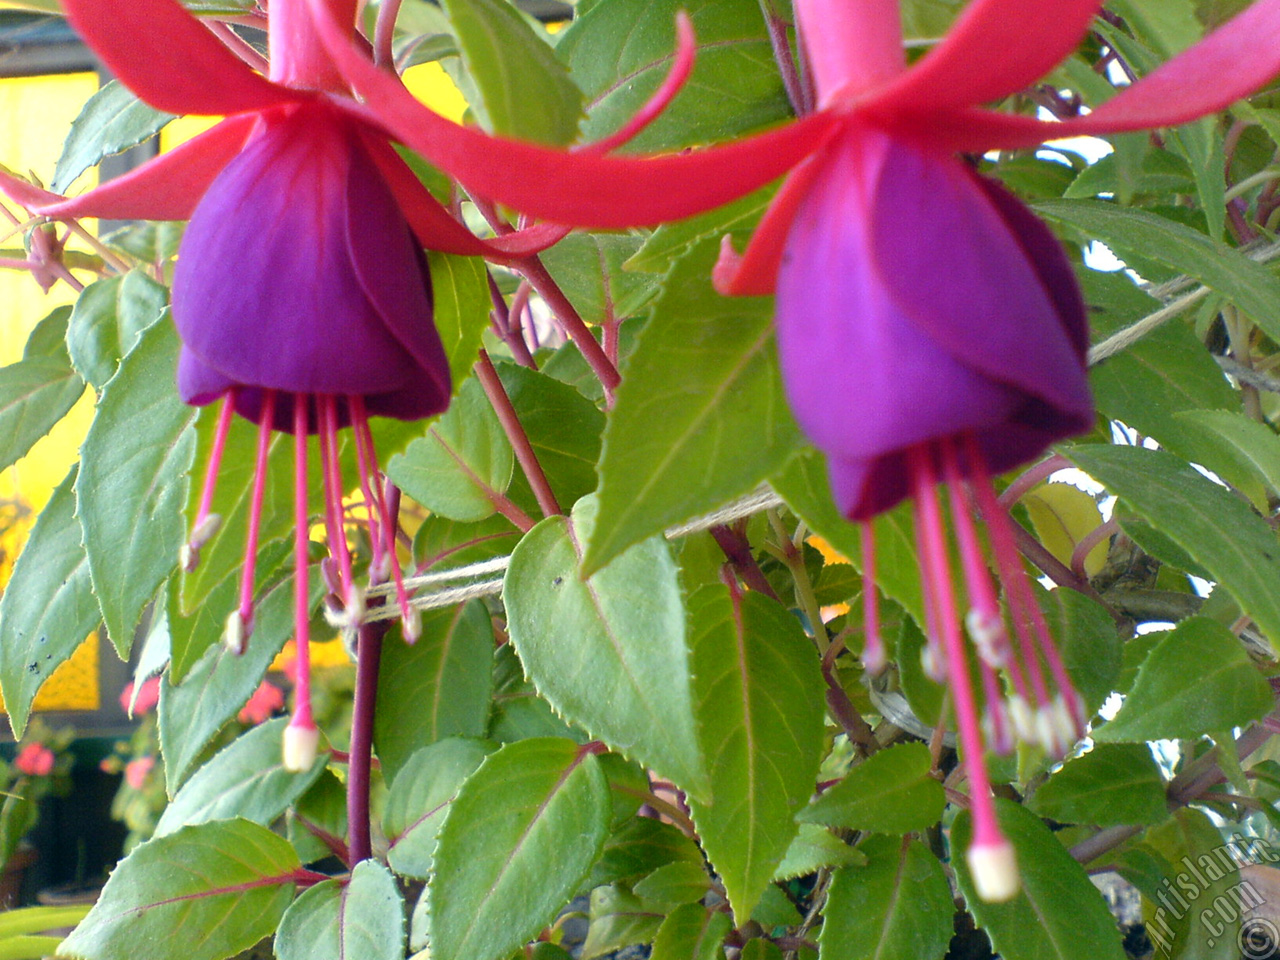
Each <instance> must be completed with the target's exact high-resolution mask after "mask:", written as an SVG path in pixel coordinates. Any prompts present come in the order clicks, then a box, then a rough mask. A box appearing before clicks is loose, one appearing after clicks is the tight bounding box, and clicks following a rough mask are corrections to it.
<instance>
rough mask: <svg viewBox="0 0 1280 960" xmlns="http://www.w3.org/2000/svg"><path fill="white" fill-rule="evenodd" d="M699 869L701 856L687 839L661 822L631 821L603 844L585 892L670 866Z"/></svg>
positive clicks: (646, 819)
mask: <svg viewBox="0 0 1280 960" xmlns="http://www.w3.org/2000/svg"><path fill="white" fill-rule="evenodd" d="M678 862H684V863H690V864H693V865H695V866H697V867H698V868H699V869H701V868H702V852H701V851H700V850H699V849H698V846H697V844H695V843H694V842H693V841H692V840H690V839H689V838H688V837H687V836H685V835H684V834H683V833H681V832H680V831H679V830H677V829H676V828H675V827H673V826H671V824H669V823H663V822H662V821H661V820H654V819H652V818H651V817H633V818H632V819H630V820H628V821H627V822H626V824H625V825H624V826H623V827H622V828H621V829H619V830H617V831H615V832H614V833H613V835H612V836H610V837H609V839H608V840H607V841H606V842H605V845H604V852H603V853H602V854H601V855H600V859H599V860H598V861H596V864H595V866H594V867H592V869H591V876H590V877H589V878H588V880H587V883H586V884H585V885H584V889H592V890H593V889H595V888H596V887H604V886H605V885H607V884H612V883H618V882H620V881H624V880H626V881H630V880H634V879H636V878H638V877H644V876H647V875H648V874H650V873H652V872H653V871H654V870H657V869H659V868H660V867H663V866H666V865H667V864H670V863H678Z"/></svg>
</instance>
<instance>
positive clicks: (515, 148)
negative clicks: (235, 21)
mask: <svg viewBox="0 0 1280 960" xmlns="http://www.w3.org/2000/svg"><path fill="white" fill-rule="evenodd" d="M310 4H311V9H312V12H313V14H314V15H315V16H316V18H317V26H318V28H319V30H320V34H321V36H322V37H323V38H324V41H325V44H326V46H327V47H328V49H329V52H330V53H331V54H332V55H333V57H334V59H335V60H336V61H337V63H338V65H339V67H340V68H341V70H342V72H343V74H344V76H345V77H346V79H347V81H348V82H349V83H350V84H351V85H352V87H353V88H354V89H356V90H357V91H358V92H359V93H360V94H361V95H362V96H363V97H364V99H365V102H366V104H367V106H368V107H369V109H370V110H371V111H372V112H373V113H374V114H375V115H376V117H377V120H378V121H379V122H380V123H381V125H382V126H384V127H385V128H386V129H387V130H389V131H390V132H391V134H392V135H393V136H395V137H396V139H398V140H400V141H401V142H403V143H405V144H406V145H407V146H409V147H411V148H413V149H414V150H416V151H417V152H418V153H420V154H422V155H423V156H424V157H426V158H427V159H428V160H429V161H431V162H432V163H433V164H435V165H436V166H438V167H440V168H441V169H442V170H444V171H446V172H447V173H449V174H450V175H451V176H454V177H456V178H457V179H458V180H459V181H460V182H461V183H462V184H463V186H465V187H466V188H467V189H468V190H471V191H474V192H475V193H476V194H477V195H478V196H481V197H484V198H486V199H490V200H494V201H497V202H499V203H505V204H508V205H510V206H512V207H515V208H516V209H518V210H520V211H521V212H523V213H527V214H530V215H532V216H535V217H539V218H543V219H547V220H553V221H556V222H559V223H565V224H573V225H574V226H581V227H596V228H600V229H606V230H607V229H621V228H625V227H632V226H642V225H647V224H656V223H661V222H664V221H668V220H679V219H681V218H683V217H687V216H690V215H692V214H694V213H698V212H700V211H702V210H707V209H709V208H711V207H715V206H719V205H720V204H723V203H727V202H728V201H730V200H732V199H734V198H736V197H739V196H741V195H742V194H744V193H747V192H749V191H751V190H753V189H755V188H756V187H759V186H762V185H763V184H765V183H768V182H769V181H770V180H773V179H775V178H777V177H779V176H781V175H782V174H784V173H786V172H787V170H789V169H790V168H791V167H793V166H794V165H795V164H796V163H798V162H799V161H800V160H801V159H803V158H804V157H805V156H806V155H808V154H810V153H812V152H813V151H814V150H816V149H817V148H818V147H820V146H821V145H822V144H823V143H824V142H825V141H826V139H827V137H828V136H829V135H830V134H831V133H832V131H833V130H834V129H835V128H836V126H837V125H838V120H837V119H836V118H835V117H833V116H831V115H830V114H826V113H817V114H812V115H810V116H809V117H806V118H805V119H803V120H800V121H798V122H796V123H793V124H789V125H787V126H785V127H781V128H779V129H776V130H772V131H770V132H768V133H764V134H759V135H757V136H754V137H750V138H748V139H745V140H741V141H737V142H735V143H730V144H725V145H723V146H718V147H711V148H709V149H706V150H701V151H695V152H693V153H687V154H675V155H670V156H662V157H655V158H652V159H628V158H624V157H614V156H594V155H591V154H589V153H576V154H575V153H569V152H565V151H561V150H553V149H549V148H547V147H539V146H535V145H533V144H529V143H523V142H520V141H517V140H508V139H505V138H502V137H492V136H489V135H487V134H484V133H481V132H479V131H477V130H473V129H470V128H467V127H462V126H458V125H457V124H455V123H452V122H450V121H448V120H446V119H444V118H443V117H441V116H439V115H438V114H436V113H433V112H432V111H430V110H428V109H427V108H426V107H424V106H423V105H422V104H420V103H419V102H418V101H417V100H415V99H414V98H413V96H412V95H411V94H410V93H409V92H408V91H407V90H406V89H405V88H404V85H403V84H402V83H401V82H400V80H399V78H398V77H396V76H395V75H394V74H390V73H387V72H385V71H383V70H381V69H379V68H378V67H376V66H374V64H373V63H372V62H371V61H370V60H369V59H368V58H367V57H365V56H364V55H363V54H362V53H360V52H359V51H358V50H357V49H356V48H355V47H354V46H352V45H351V43H350V41H348V40H346V39H344V38H343V37H342V34H341V31H340V29H339V28H338V25H337V24H336V23H335V22H334V21H333V20H332V18H331V17H330V16H329V15H328V13H327V11H326V10H325V9H324V5H323V3H322V2H320V0H310ZM566 184H569V185H571V186H572V189H566V188H565V185H566Z"/></svg>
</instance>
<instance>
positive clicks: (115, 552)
mask: <svg viewBox="0 0 1280 960" xmlns="http://www.w3.org/2000/svg"><path fill="white" fill-rule="evenodd" d="M73 322H74V320H73ZM177 355H178V336H177V333H176V332H175V331H174V329H173V326H172V324H168V323H158V324H155V325H153V326H152V327H151V328H150V329H149V330H147V331H146V332H145V333H144V334H143V335H142V339H141V340H139V341H138V345H137V346H136V347H134V349H133V350H132V351H131V352H130V353H129V355H128V356H127V357H126V358H125V359H124V360H123V361H122V362H121V364H120V371H119V373H118V375H117V376H116V377H114V378H113V379H112V382H111V383H109V384H108V385H107V386H106V387H105V388H104V389H103V392H102V397H101V399H100V400H99V401H98V411H97V415H96V416H95V417H94V420H93V425H92V426H91V427H90V428H89V434H88V436H87V437H85V441H84V445H83V446H82V447H81V448H80V454H81V458H80V475H79V476H78V477H77V478H76V516H78V517H79V518H80V526H81V528H82V529H83V530H84V546H85V552H86V553H87V554H88V555H89V574H90V576H91V577H92V578H93V592H94V594H96V595H97V597H98V604H99V606H100V607H101V609H102V619H103V620H104V621H105V622H106V625H107V634H108V635H109V636H110V637H111V641H112V643H114V644H115V647H116V650H118V651H119V652H120V654H121V655H122V656H124V655H127V654H128V651H129V647H130V646H131V645H132V643H133V631H134V628H135V627H136V626H137V625H138V620H139V619H140V618H141V616H142V611H143V609H144V608H145V607H146V605H147V604H148V603H150V601H151V599H152V598H153V597H154V596H155V594H156V590H157V588H158V587H159V586H160V584H162V583H163V582H164V581H165V578H166V577H168V576H169V575H170V574H171V573H172V572H173V570H174V567H175V566H177V562H178V548H179V547H180V546H181V544H182V542H183V539H184V537H185V533H186V531H185V526H186V525H185V523H184V522H183V518H182V503H183V501H184V500H185V499H186V495H187V470H188V469H190V467H191V462H192V460H193V459H194V458H195V431H194V430H192V429H191V424H192V421H193V420H194V419H195V411H194V410H193V409H192V408H191V407H188V406H187V405H186V404H184V403H183V402H182V401H181V400H179V399H178V395H177V392H176V391H175V390H174V387H173V371H174V368H175V364H176V363H177Z"/></svg>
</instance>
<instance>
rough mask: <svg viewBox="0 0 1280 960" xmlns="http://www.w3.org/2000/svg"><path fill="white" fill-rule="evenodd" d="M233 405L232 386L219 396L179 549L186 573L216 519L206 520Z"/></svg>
mask: <svg viewBox="0 0 1280 960" xmlns="http://www.w3.org/2000/svg"><path fill="white" fill-rule="evenodd" d="M235 408H236V388H235V387H231V388H230V389H228V390H227V394H226V396H225V397H224V398H223V400H222V409H221V410H220V411H218V425H217V427H216V428H215V430H214V433H213V449H211V450H210V451H209V465H208V467H207V468H206V469H205V472H204V489H203V490H201V491H200V505H199V506H198V507H197V508H196V519H195V522H194V523H192V524H191V538H190V539H189V540H188V541H187V548H186V550H185V551H184V553H183V558H182V568H183V569H184V570H186V571H187V573H190V572H191V571H192V570H194V569H195V568H196V565H197V564H198V563H199V562H200V548H201V547H203V546H204V545H205V544H206V543H207V542H208V541H209V538H210V537H211V536H213V531H214V530H216V529H217V524H216V522H211V521H210V515H209V511H210V510H212V509H213V494H214V491H215V490H216V488H217V485H218V471H219V470H221V468H222V454H223V451H224V450H226V448H227V433H228V432H229V431H230V430H231V415H232V414H233V413H235Z"/></svg>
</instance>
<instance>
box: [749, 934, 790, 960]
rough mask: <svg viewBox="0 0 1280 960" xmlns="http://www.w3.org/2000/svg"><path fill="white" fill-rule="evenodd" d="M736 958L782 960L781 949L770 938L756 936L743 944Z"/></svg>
mask: <svg viewBox="0 0 1280 960" xmlns="http://www.w3.org/2000/svg"><path fill="white" fill-rule="evenodd" d="M738 960H783V958H782V950H781V948H779V947H778V945H777V944H776V943H774V942H773V941H772V940H766V939H765V938H764V937H756V938H754V939H752V940H748V941H747V942H746V944H744V945H743V947H742V953H740V954H739V955H738Z"/></svg>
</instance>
